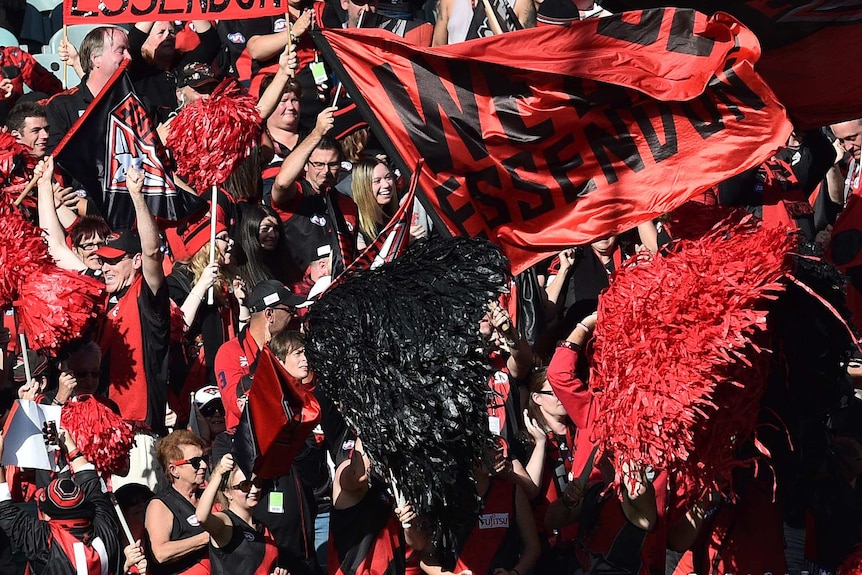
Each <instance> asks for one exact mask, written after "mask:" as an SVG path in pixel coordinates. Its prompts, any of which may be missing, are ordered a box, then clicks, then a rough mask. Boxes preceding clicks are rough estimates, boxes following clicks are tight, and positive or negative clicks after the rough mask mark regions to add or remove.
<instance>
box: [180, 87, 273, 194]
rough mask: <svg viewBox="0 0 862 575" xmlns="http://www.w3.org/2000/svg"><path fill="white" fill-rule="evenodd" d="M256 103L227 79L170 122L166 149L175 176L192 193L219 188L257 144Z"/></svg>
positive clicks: (258, 133) (258, 124) (259, 123)
mask: <svg viewBox="0 0 862 575" xmlns="http://www.w3.org/2000/svg"><path fill="white" fill-rule="evenodd" d="M256 105H257V101H256V100H255V99H254V97H252V96H250V95H249V94H248V93H247V92H245V91H244V90H243V89H242V88H241V87H240V86H239V83H237V82H236V80H233V79H227V80H225V81H224V82H222V83H221V84H219V86H218V87H217V88H216V89H215V91H213V93H212V96H210V97H209V98H207V99H200V100H197V101H195V102H193V103H191V104H189V105H188V106H186V107H185V108H183V109H182V110H181V111H180V113H179V114H178V115H177V117H176V118H174V120H173V121H172V122H171V128H170V134H169V135H168V141H167V144H168V147H169V148H171V150H172V151H173V153H174V157H175V158H176V160H177V173H178V174H179V175H180V176H182V177H183V178H184V179H185V180H186V181H187V182H188V183H189V185H191V186H192V187H193V188H195V189H196V190H199V191H200V190H206V189H207V188H210V187H212V186H214V185H218V184H223V183H224V182H225V181H227V179H228V177H229V176H230V175H231V173H232V172H233V171H234V169H235V168H236V167H237V166H238V165H239V164H240V162H242V161H243V160H244V159H245V158H247V157H248V155H249V154H250V153H251V151H252V150H253V149H254V148H255V147H256V146H257V145H258V143H259V142H260V134H261V118H260V114H259V113H258V111H257V108H256Z"/></svg>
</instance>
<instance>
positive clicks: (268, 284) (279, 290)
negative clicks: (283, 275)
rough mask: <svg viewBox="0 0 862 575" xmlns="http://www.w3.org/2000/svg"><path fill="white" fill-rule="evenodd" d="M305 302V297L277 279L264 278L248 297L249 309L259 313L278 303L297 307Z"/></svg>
mask: <svg viewBox="0 0 862 575" xmlns="http://www.w3.org/2000/svg"><path fill="white" fill-rule="evenodd" d="M304 302H305V298H304V297H302V296H299V295H296V294H294V293H293V292H291V291H290V290H289V289H287V288H286V287H284V285H283V284H282V283H281V282H279V281H276V280H263V281H262V282H258V284H257V285H256V286H254V289H253V290H251V295H250V296H249V297H248V302H247V303H248V310H249V311H250V312H251V313H258V312H261V311H263V310H265V309H267V308H270V307H275V306H277V305H286V306H289V307H294V308H295V307H296V306H298V305H299V304H301V303H304Z"/></svg>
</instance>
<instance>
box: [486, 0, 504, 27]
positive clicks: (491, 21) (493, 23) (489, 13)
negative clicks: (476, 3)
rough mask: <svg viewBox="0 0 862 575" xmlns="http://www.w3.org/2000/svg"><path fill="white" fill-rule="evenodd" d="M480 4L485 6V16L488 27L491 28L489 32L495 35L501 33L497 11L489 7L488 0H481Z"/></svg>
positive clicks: (489, 2)
mask: <svg viewBox="0 0 862 575" xmlns="http://www.w3.org/2000/svg"><path fill="white" fill-rule="evenodd" d="M482 5H483V6H484V7H485V17H487V18H488V28H490V29H491V32H493V33H494V35H495V36H496V35H497V34H502V33H503V29H502V28H500V23H499V22H498V21H497V11H496V10H494V8H492V7H491V1H490V0H482Z"/></svg>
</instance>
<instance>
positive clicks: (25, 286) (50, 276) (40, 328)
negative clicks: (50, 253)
mask: <svg viewBox="0 0 862 575" xmlns="http://www.w3.org/2000/svg"><path fill="white" fill-rule="evenodd" d="M104 287H105V286H104V284H102V282H100V281H98V280H96V279H94V278H91V277H88V276H84V275H81V274H79V273H76V272H72V271H69V270H64V269H60V268H58V267H57V266H54V265H45V266H42V267H41V268H39V269H37V270H35V271H33V272H31V273H30V275H29V276H28V277H27V278H26V281H24V282H23V283H22V284H21V287H20V290H19V296H18V299H17V300H16V301H15V308H16V312H17V314H18V321H19V325H20V329H22V330H23V331H24V333H26V334H27V339H28V341H29V342H30V346H31V347H32V348H33V349H51V350H55V351H56V350H57V349H59V348H60V347H62V346H63V345H64V344H66V343H68V342H69V341H71V340H73V339H77V338H79V337H81V336H82V335H83V334H84V332H85V331H86V330H87V328H88V327H89V324H90V322H91V321H92V320H93V319H94V318H95V317H96V316H97V315H98V313H99V310H100V308H101V305H102V299H103V298H102V296H103V294H104Z"/></svg>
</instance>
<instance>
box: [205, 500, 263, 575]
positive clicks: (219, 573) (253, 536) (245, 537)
mask: <svg viewBox="0 0 862 575" xmlns="http://www.w3.org/2000/svg"><path fill="white" fill-rule="evenodd" d="M224 513H225V514H226V515H227V516H228V517H230V520H231V523H233V532H232V533H231V538H230V541H228V544H227V545H225V546H224V547H214V546H213V544H212V540H210V545H209V551H210V568H211V573H212V575H239V574H243V575H271V573H272V571H273V569H275V568H276V567H277V563H278V547H277V546H276V544H275V538H274V537H273V536H272V533H270V531H269V529H267V528H266V526H265V525H263V524H262V523H258V529H255V528H253V527H252V526H251V525H249V524H248V523H246V522H245V521H243V520H242V519H240V518H239V517H238V516H237V515H236V514H235V513H233V512H232V511H230V510H225V511H224Z"/></svg>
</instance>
